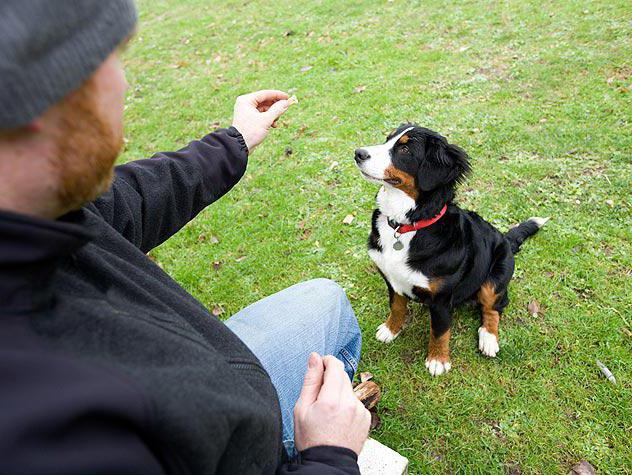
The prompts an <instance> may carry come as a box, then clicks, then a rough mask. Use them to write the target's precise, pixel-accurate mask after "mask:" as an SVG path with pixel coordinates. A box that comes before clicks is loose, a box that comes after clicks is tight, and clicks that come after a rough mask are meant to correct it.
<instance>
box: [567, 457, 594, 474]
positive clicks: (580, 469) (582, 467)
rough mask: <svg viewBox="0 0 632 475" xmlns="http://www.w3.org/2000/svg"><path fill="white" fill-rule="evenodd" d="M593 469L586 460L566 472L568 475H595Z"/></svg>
mask: <svg viewBox="0 0 632 475" xmlns="http://www.w3.org/2000/svg"><path fill="white" fill-rule="evenodd" d="M596 473H597V472H596V471H595V467H593V466H592V465H591V464H590V463H588V462H587V461H586V460H582V461H581V462H579V463H578V464H577V465H575V466H574V467H573V468H571V471H570V472H568V475H596Z"/></svg>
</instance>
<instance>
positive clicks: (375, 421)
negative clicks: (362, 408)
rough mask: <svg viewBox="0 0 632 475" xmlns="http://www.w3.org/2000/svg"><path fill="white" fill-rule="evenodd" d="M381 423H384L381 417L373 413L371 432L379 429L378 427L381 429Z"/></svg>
mask: <svg viewBox="0 0 632 475" xmlns="http://www.w3.org/2000/svg"><path fill="white" fill-rule="evenodd" d="M381 423H382V421H380V416H378V415H377V412H375V411H371V429H370V430H375V429H377V428H378V427H380V424H381Z"/></svg>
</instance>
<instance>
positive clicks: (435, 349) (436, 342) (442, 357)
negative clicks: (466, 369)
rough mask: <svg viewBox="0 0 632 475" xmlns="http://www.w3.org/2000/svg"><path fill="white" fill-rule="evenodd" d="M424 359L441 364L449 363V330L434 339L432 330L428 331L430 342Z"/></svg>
mask: <svg viewBox="0 0 632 475" xmlns="http://www.w3.org/2000/svg"><path fill="white" fill-rule="evenodd" d="M431 327H432V325H431ZM426 359H427V360H439V361H440V362H442V363H446V362H448V361H450V330H447V331H446V332H445V333H444V334H443V335H441V336H440V337H435V334H434V332H433V331H432V328H431V329H430V341H429V342H428V358H426Z"/></svg>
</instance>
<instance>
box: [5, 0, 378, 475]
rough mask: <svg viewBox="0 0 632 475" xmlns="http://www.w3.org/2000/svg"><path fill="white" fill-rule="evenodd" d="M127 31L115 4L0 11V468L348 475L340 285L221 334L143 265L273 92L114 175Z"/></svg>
mask: <svg viewBox="0 0 632 475" xmlns="http://www.w3.org/2000/svg"><path fill="white" fill-rule="evenodd" d="M135 23H136V11H135V8H134V5H133V4H132V3H131V0H108V1H99V0H80V1H79V0H77V1H70V0H59V1H50V0H27V1H24V0H5V1H3V2H2V3H1V4H0V473H8V474H13V473H16V474H17V473H19V474H53V473H55V474H87V473H90V474H140V473H142V474H150V473H187V474H188V473H196V474H197V473H227V474H228V473H230V474H249V473H275V472H276V473H280V474H285V473H288V472H296V473H301V474H311V473H314V474H315V473H319V474H334V473H340V474H342V473H345V474H351V473H358V466H357V454H358V453H359V451H360V449H361V448H362V445H363V443H364V440H365V439H366V437H367V433H368V427H369V419H370V416H369V413H368V411H366V410H365V409H364V407H363V406H362V404H361V403H359V402H358V401H357V400H356V398H355V397H354V395H353V391H352V389H351V383H350V378H352V377H353V374H354V372H355V370H356V368H357V364H358V359H359V356H360V332H359V328H358V324H357V321H356V319H355V316H354V314H353V310H352V309H351V306H350V304H349V301H348V300H347V298H346V296H345V294H344V292H343V291H342V289H341V288H340V287H339V286H338V285H336V284H335V283H333V282H331V281H328V280H325V279H317V280H312V281H309V282H304V283H300V284H297V285H295V286H293V287H290V288H289V289H286V290H283V291H281V292H279V293H278V294H275V295H273V296H270V297H268V298H266V299H263V300H261V301H259V302H256V303H254V304H253V305H251V306H250V307H247V308H246V309H244V310H242V311H241V312H239V313H237V314H236V315H233V316H232V317H231V318H230V319H229V320H228V321H227V323H226V324H225V323H223V322H221V321H220V320H218V319H217V318H215V317H213V316H212V315H211V314H210V313H209V312H208V310H207V309H206V308H204V306H203V305H202V304H201V303H199V302H198V301H196V300H195V299H194V298H193V297H192V296H191V295H189V294H188V293H187V292H186V291H185V290H184V289H182V288H181V287H180V286H179V285H178V284H177V283H176V282H175V281H173V280H172V279H171V278H170V277H169V276H168V275H167V274H166V273H165V272H163V271H162V270H161V269H160V268H159V267H158V266H156V265H155V264H154V263H153V262H152V261H151V260H150V259H148V257H147V255H146V254H147V252H149V251H150V250H151V249H152V248H154V247H156V246H158V245H159V244H161V243H162V242H164V241H165V240H167V239H168V238H169V237H170V236H172V235H173V234H175V233H176V232H178V230H179V229H181V228H182V227H183V226H184V225H185V224H186V223H187V222H189V221H190V220H191V219H193V218H194V217H195V216H196V215H197V214H198V213H199V212H200V211H202V210H203V209H204V208H205V207H206V206H208V205H209V204H211V203H212V202H214V201H215V200H217V199H219V198H220V197H221V196H222V195H224V194H225V193H227V192H228V191H229V190H230V189H231V188H232V187H233V186H234V185H235V184H236V183H237V182H238V181H239V179H240V178H241V177H242V175H243V174H244V172H245V170H246V164H247V161H248V159H249V156H250V155H251V154H252V152H253V150H254V149H255V148H256V147H257V145H259V143H261V141H262V140H264V138H265V137H266V135H267V134H268V131H269V129H270V127H271V126H272V125H273V124H274V122H275V121H276V120H277V119H278V118H279V117H280V116H281V114H283V113H284V112H285V110H286V109H287V107H288V96H287V94H285V93H284V92H282V91H276V90H265V91H259V92H255V93H252V94H246V95H244V96H240V97H239V98H237V100H236V102H235V109H234V119H233V123H232V126H231V127H228V128H225V129H219V130H216V131H214V132H212V133H210V134H208V135H206V136H205V137H203V138H202V139H200V140H196V141H193V142H191V143H189V145H187V146H186V147H184V148H182V149H181V150H179V151H177V152H167V153H158V154H156V155H155V156H154V157H152V158H151V159H147V160H139V161H134V162H130V163H127V164H125V165H121V166H117V167H114V163H115V160H116V158H117V156H118V154H119V152H120V150H121V145H122V142H123V127H122V122H123V102H124V96H125V91H126V88H127V83H126V81H125V75H124V72H123V69H122V67H121V63H120V60H119V49H120V47H121V46H122V45H124V44H125V42H126V41H128V39H129V37H130V35H131V34H132V30H133V29H134V25H135ZM236 291H238V292H240V293H242V292H244V289H236ZM279 341H282V342H283V345H279V344H278V342H279ZM321 355H326V356H321ZM308 362H309V364H308Z"/></svg>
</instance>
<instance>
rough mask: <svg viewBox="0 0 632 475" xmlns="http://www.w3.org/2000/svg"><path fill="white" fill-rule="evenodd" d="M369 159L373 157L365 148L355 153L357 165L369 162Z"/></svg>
mask: <svg viewBox="0 0 632 475" xmlns="http://www.w3.org/2000/svg"><path fill="white" fill-rule="evenodd" d="M369 158H371V155H369V152H367V151H366V150H364V149H363V148H358V149H356V151H355V161H356V162H357V163H360V162H363V161H365V160H368V159H369Z"/></svg>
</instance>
